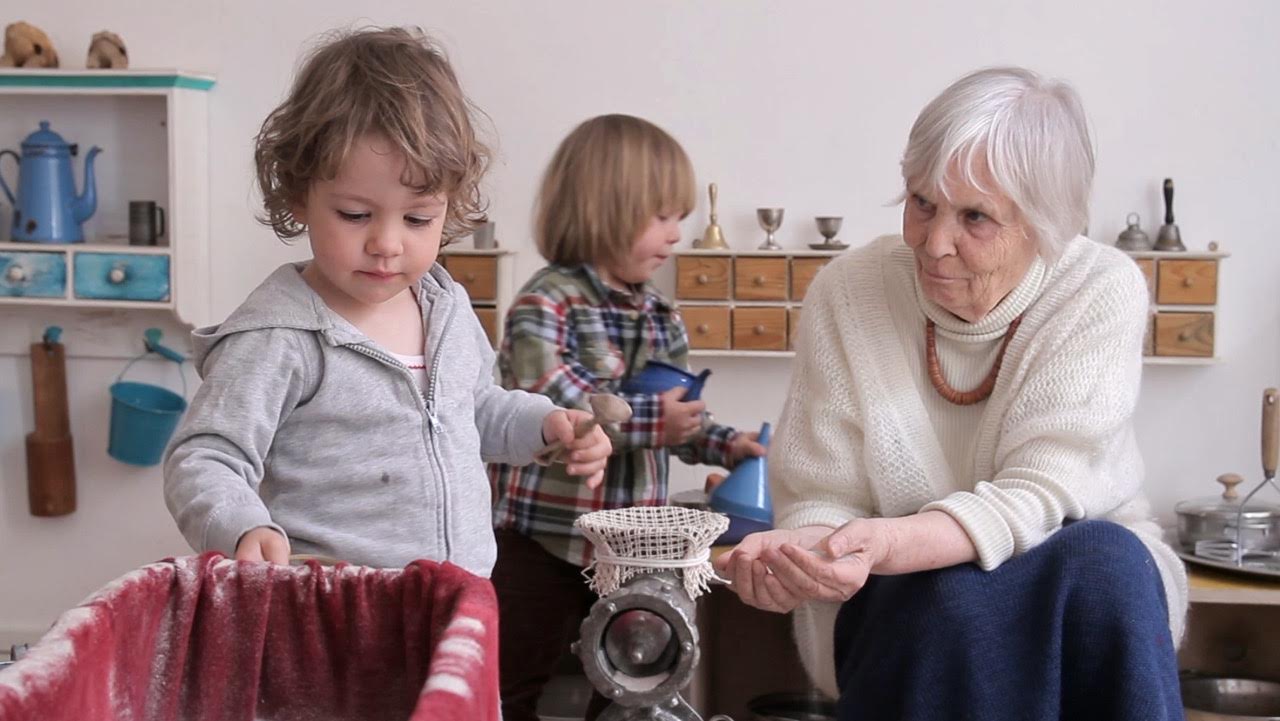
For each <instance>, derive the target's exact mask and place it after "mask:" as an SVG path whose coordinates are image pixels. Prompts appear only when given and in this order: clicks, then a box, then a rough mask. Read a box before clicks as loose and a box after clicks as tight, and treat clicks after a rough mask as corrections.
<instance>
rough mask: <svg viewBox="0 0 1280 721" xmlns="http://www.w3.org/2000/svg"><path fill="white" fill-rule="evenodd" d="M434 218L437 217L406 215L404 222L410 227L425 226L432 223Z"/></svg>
mask: <svg viewBox="0 0 1280 721" xmlns="http://www.w3.org/2000/svg"><path fill="white" fill-rule="evenodd" d="M433 220H435V218H424V217H422V216H420V215H406V216H404V222H405V223H408V224H409V227H410V228H425V227H427V226H428V225H431V221H433Z"/></svg>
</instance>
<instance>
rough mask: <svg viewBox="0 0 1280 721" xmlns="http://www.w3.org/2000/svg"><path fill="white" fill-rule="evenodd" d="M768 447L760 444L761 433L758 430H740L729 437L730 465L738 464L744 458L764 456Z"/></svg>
mask: <svg viewBox="0 0 1280 721" xmlns="http://www.w3.org/2000/svg"><path fill="white" fill-rule="evenodd" d="M768 452H769V449H768V448H765V447H764V446H762V445H760V434H759V433H758V432H756V431H751V432H750V433H743V432H742V431H738V432H737V433H734V434H733V437H732V438H730V439H729V465H730V466H736V465H738V461H741V460H742V459H744V458H748V457H755V456H763V455H765V454H766V453H768Z"/></svg>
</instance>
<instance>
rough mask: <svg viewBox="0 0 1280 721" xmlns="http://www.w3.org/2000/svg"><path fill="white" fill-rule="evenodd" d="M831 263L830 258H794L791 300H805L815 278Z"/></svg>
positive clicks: (792, 262)
mask: <svg viewBox="0 0 1280 721" xmlns="http://www.w3.org/2000/svg"><path fill="white" fill-rule="evenodd" d="M830 262H831V259H830V258H792V259H791V300H794V301H802V300H804V294H805V293H807V292H808V291H809V284H810V283H812V282H813V278H814V276H816V275H818V271H820V270H822V267H823V266H824V265H826V264H827V263H830Z"/></svg>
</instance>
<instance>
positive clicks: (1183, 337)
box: [1178, 330, 1192, 343]
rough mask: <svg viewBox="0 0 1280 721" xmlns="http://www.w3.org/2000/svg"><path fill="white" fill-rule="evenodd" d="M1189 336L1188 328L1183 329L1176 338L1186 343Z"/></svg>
mask: <svg viewBox="0 0 1280 721" xmlns="http://www.w3.org/2000/svg"><path fill="white" fill-rule="evenodd" d="M1191 336H1192V333H1191V331H1190V330H1184V331H1182V332H1181V333H1179V334H1178V340H1180V341H1182V342H1183V343H1186V342H1187V341H1189V340H1191Z"/></svg>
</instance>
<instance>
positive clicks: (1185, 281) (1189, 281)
mask: <svg viewBox="0 0 1280 721" xmlns="http://www.w3.org/2000/svg"><path fill="white" fill-rule="evenodd" d="M1195 284H1196V282H1195V280H1194V279H1192V278H1191V277H1190V276H1188V277H1186V278H1183V279H1182V287H1183V288H1190V287H1191V286H1193V285H1195Z"/></svg>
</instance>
